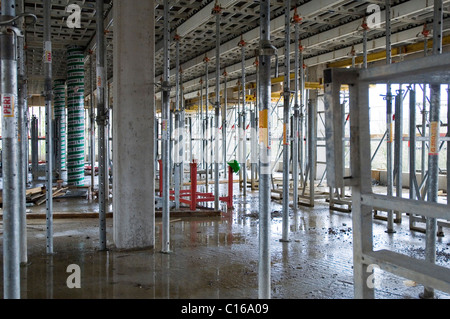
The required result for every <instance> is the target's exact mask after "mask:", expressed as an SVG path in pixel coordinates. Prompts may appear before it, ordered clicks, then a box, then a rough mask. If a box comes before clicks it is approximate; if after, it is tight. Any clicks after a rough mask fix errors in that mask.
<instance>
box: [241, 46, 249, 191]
mask: <svg viewBox="0 0 450 319" xmlns="http://www.w3.org/2000/svg"><path fill="white" fill-rule="evenodd" d="M246 45H247V44H246V43H245V41H244V40H243V39H241V42H239V46H240V47H241V72H242V83H241V85H242V109H241V114H240V118H241V120H240V125H239V145H240V147H241V152H240V160H239V162H240V163H241V171H242V184H243V186H242V191H243V195H244V197H246V196H247V128H246V122H247V111H246V104H247V90H246V86H247V83H246V70H245V47H246Z"/></svg>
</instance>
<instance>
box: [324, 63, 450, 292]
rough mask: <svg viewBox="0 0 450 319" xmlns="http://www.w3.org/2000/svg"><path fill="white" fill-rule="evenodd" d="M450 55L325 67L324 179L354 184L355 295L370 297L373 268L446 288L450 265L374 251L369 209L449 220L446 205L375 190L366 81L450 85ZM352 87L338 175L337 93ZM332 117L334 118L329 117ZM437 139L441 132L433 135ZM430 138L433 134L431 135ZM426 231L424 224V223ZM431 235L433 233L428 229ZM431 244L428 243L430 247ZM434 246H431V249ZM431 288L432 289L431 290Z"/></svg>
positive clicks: (339, 184)
mask: <svg viewBox="0 0 450 319" xmlns="http://www.w3.org/2000/svg"><path fill="white" fill-rule="evenodd" d="M449 58H450V54H440V55H433V56H430V57H425V58H422V59H419V60H415V61H406V62H401V63H397V64H392V65H386V66H382V67H378V68H373V69H367V70H356V69H347V70H344V69H328V70H326V71H325V75H324V78H325V95H326V98H325V101H326V105H325V107H326V114H327V146H328V147H327V157H328V177H329V178H328V183H331V185H332V186H333V187H342V186H352V188H353V214H352V218H353V245H354V248H353V250H354V283H355V285H354V289H355V298H357V299H360V298H374V297H375V291H374V287H373V286H372V285H369V284H368V283H369V282H372V279H373V276H374V273H373V270H374V266H377V267H379V268H381V269H382V270H385V271H387V272H391V273H393V274H396V275H398V276H401V277H404V278H408V279H411V280H414V281H416V282H418V283H420V284H423V285H424V286H425V287H432V289H438V290H441V291H445V292H450V269H449V268H446V267H443V266H439V265H436V263H435V262H433V261H430V259H429V258H427V259H426V260H419V259H416V258H413V257H409V256H406V255H403V254H399V253H396V252H392V251H389V250H379V251H376V250H375V249H374V246H373V216H372V210H373V207H380V208H382V209H386V210H392V211H394V210H395V211H399V212H406V213H409V214H418V215H423V216H425V217H426V218H427V219H428V220H431V221H433V220H436V219H447V220H448V219H449V218H450V213H449V209H448V205H443V204H438V203H435V202H425V201H418V200H414V199H405V198H399V197H393V196H388V195H380V194H374V193H373V189H372V184H371V164H370V163H371V161H370V152H367V147H368V145H370V126H369V94H368V92H369V85H370V84H374V83H387V82H388V81H390V82H391V83H403V84H418V83H429V84H433V85H441V84H445V83H449V81H450V77H449V72H448V71H449V70H450V63H449V61H450V60H449ZM343 84H347V85H349V86H350V125H351V138H350V140H351V150H352V151H351V175H350V176H343V175H341V172H342V170H340V169H339V168H342V161H341V157H340V155H341V154H342V147H340V146H339V144H334V143H333V142H334V140H336V139H339V138H342V136H340V135H341V133H340V132H341V131H340V130H339V129H337V128H338V127H339V125H342V124H341V123H340V122H341V121H337V120H336V119H340V118H339V117H338V116H337V114H340V103H339V102H340V101H339V99H338V98H339V92H340V88H341V85H343ZM333 116H334V118H333ZM433 138H437V140H438V141H439V136H437V137H436V136H434V137H433ZM430 141H431V138H430ZM427 230H428V227H427ZM427 233H428V234H427V248H426V250H427V251H428V250H433V246H432V245H428V241H429V238H434V239H435V236H436V233H434V232H432V231H431V232H429V231H427ZM428 246H430V247H428ZM434 250H435V247H434ZM430 289H431V288H430Z"/></svg>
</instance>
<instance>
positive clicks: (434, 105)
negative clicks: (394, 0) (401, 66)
mask: <svg viewBox="0 0 450 319" xmlns="http://www.w3.org/2000/svg"><path fill="white" fill-rule="evenodd" d="M442 21H443V1H442V0H434V26H433V30H434V33H433V36H434V41H433V54H434V55H439V54H442ZM430 92H431V99H430V102H431V103H430V150H429V154H428V181H429V186H428V201H429V202H433V203H437V202H438V190H439V144H440V142H439V140H440V128H441V122H440V115H441V112H440V111H441V110H440V109H441V86H440V84H432V85H430ZM436 233H437V220H436V218H427V219H426V244H425V260H426V261H428V262H429V263H432V264H435V263H436ZM434 295H435V294H434V288H432V287H426V286H425V287H424V291H423V293H422V295H421V297H422V298H425V299H429V298H434Z"/></svg>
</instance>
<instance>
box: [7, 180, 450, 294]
mask: <svg viewBox="0 0 450 319" xmlns="http://www.w3.org/2000/svg"><path fill="white" fill-rule="evenodd" d="M235 194H237V196H235V201H234V202H235V209H234V210H232V211H228V212H225V213H223V215H222V217H218V218H184V219H173V220H172V222H171V245H172V253H171V254H168V255H166V254H161V253H160V248H161V245H160V243H161V241H160V236H161V233H160V228H159V224H158V222H160V221H159V220H157V228H156V247H155V249H153V250H145V251H133V252H123V251H117V250H115V249H114V246H113V242H112V219H108V223H107V225H108V246H109V250H108V251H106V252H100V251H98V250H97V247H98V221H97V220H96V219H82V220H78V219H77V220H55V221H54V250H55V254H54V255H52V256H47V255H46V253H45V220H29V221H28V250H29V251H28V253H29V263H28V264H27V265H26V266H24V267H22V268H21V286H22V289H21V294H22V298H24V299H119V298H120V299H166V298H168V299H256V298H257V297H258V276H257V269H258V194H257V193H255V192H249V194H248V197H247V198H246V199H244V198H243V197H242V196H241V195H240V193H239V189H238V186H237V185H236V187H235ZM31 211H32V212H43V211H44V212H45V205H44V207H40V208H31ZM54 211H55V212H95V211H98V209H97V204H96V203H90V202H89V201H88V200H87V199H85V198H73V199H67V200H60V201H55V203H54ZM272 212H273V214H272V229H271V230H272V237H271V238H272V240H271V249H272V251H271V254H272V276H271V281H272V297H273V298H274V299H352V298H353V273H352V264H353V262H352V220H351V215H350V214H348V213H343V212H335V211H330V209H329V207H328V204H327V203H326V202H325V201H322V202H318V203H317V205H316V207H315V208H306V207H301V208H300V209H299V210H298V211H296V212H294V211H292V210H291V214H290V230H291V232H290V239H291V242H290V243H281V242H280V241H279V239H280V238H281V230H282V219H281V203H280V202H277V201H274V202H273V204H272ZM408 225H409V224H408V218H407V216H405V217H404V218H403V221H402V224H395V228H396V231H397V232H396V233H395V234H386V233H385V230H386V223H385V222H384V221H380V220H375V221H374V243H375V246H376V249H391V250H394V251H398V252H402V253H404V254H407V255H409V256H416V257H417V258H424V248H425V234H423V233H420V232H413V231H410V230H409V227H408ZM0 226H2V225H1V224H0ZM1 230H2V227H0V233H1V232H2V231H1ZM444 231H445V232H446V236H445V237H440V238H438V239H437V263H438V264H440V265H444V266H447V267H449V266H450V233H449V232H450V230H449V229H444ZM0 246H1V249H3V248H2V241H0ZM2 262H3V261H2V260H0V264H1V267H0V273H1V274H2V275H3V265H2ZM72 264H75V265H78V266H80V269H81V288H80V289H69V288H68V287H67V283H66V281H67V279H68V277H69V276H70V273H68V272H67V267H68V266H69V265H72ZM375 274H376V277H375V278H376V279H375V285H376V287H377V288H376V298H378V299H417V298H419V294H420V293H421V292H422V291H423V286H421V285H419V284H417V283H414V282H412V281H410V280H408V279H406V278H400V277H397V276H394V275H392V274H390V273H385V272H383V271H381V270H376V272H375ZM0 297H3V280H2V281H1V282H0ZM436 297H437V298H439V299H450V295H448V294H445V293H442V292H439V291H436Z"/></svg>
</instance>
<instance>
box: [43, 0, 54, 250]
mask: <svg viewBox="0 0 450 319" xmlns="http://www.w3.org/2000/svg"><path fill="white" fill-rule="evenodd" d="M44 48H45V55H44V74H45V88H44V94H45V113H46V123H45V130H46V132H45V145H46V161H47V165H46V188H47V190H46V203H47V207H46V212H47V254H53V129H52V126H53V125H52V122H53V107H52V98H53V92H52V34H51V0H45V1H44Z"/></svg>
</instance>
